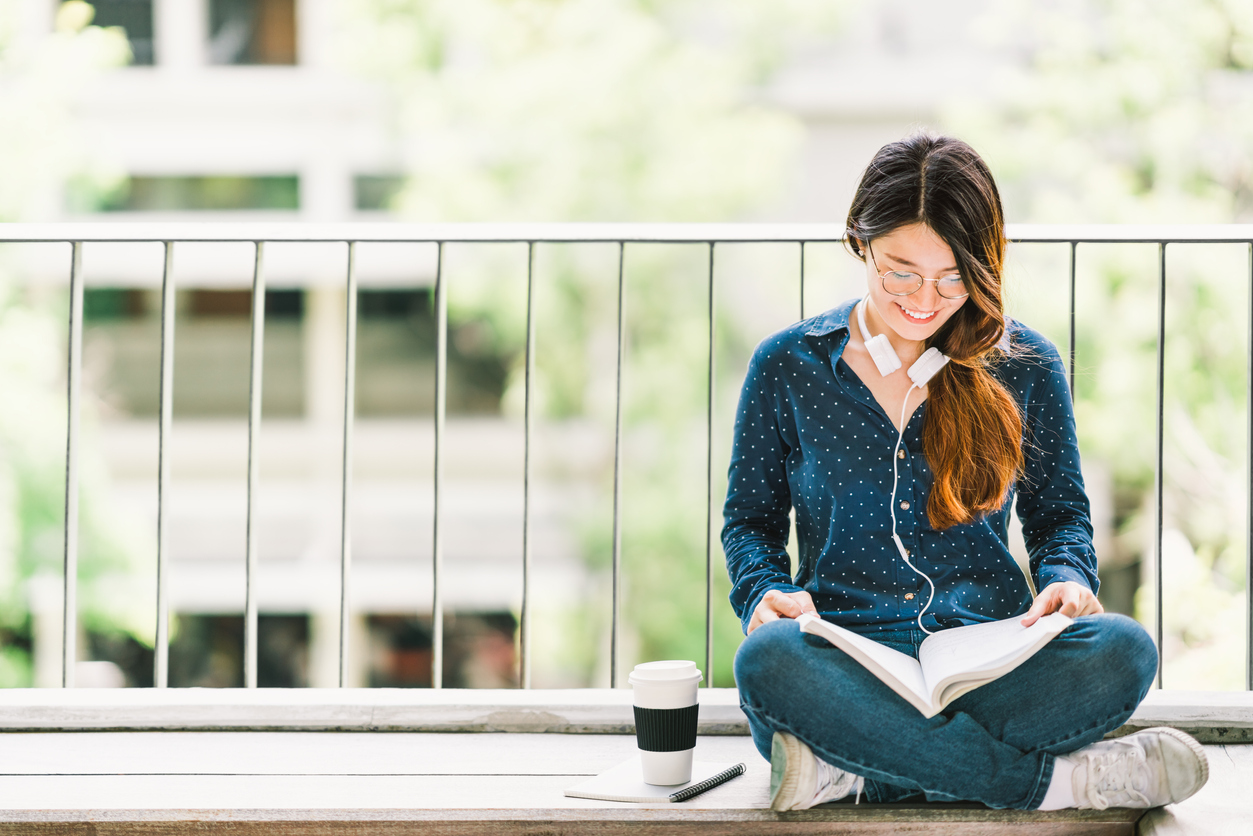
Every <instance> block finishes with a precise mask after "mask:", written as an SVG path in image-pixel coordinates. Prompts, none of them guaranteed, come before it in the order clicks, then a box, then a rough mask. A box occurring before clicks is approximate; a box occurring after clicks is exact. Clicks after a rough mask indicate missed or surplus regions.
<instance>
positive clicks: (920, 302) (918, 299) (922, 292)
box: [912, 279, 944, 311]
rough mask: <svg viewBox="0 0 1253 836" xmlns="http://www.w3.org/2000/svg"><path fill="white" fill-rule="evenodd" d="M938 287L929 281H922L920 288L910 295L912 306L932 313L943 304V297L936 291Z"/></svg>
mask: <svg viewBox="0 0 1253 836" xmlns="http://www.w3.org/2000/svg"><path fill="white" fill-rule="evenodd" d="M937 286H938V285H936V283H935V282H933V281H931V280H930V279H927V280H924V281H923V283H922V287H920V288H918V289H917V290H915V291H914V292H913V294H912V296H913V298H914V300H915V301H914V304H915V305H917V306H918V307H920V308H925V309H926V310H929V311H933V310H936V309H937V308H939V307H940V305H941V304H943V302H944V297H943V296H941V295H940V292H939V291H938V290H937V289H936V288H937Z"/></svg>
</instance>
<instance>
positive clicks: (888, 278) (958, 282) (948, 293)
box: [879, 270, 970, 299]
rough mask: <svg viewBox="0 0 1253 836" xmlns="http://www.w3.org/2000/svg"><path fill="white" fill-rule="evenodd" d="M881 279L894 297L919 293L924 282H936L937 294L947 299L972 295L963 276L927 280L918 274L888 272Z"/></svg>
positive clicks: (885, 288)
mask: <svg viewBox="0 0 1253 836" xmlns="http://www.w3.org/2000/svg"><path fill="white" fill-rule="evenodd" d="M879 279H880V280H881V281H882V282H883V289H884V290H886V291H887V292H888V293H890V294H892V295H893V296H909V295H910V294H911V293H917V292H918V290H919V288H921V287H922V283H923V282H935V292H936V293H938V294H940V295H941V296H943V297H944V298H945V299H961V298H962V297H963V296H969V295H970V292H969V291H967V290H966V283H965V282H963V281H962V277H961V276H941V277H940V278H938V279H926V278H923V277H922V276H920V275H918V274H917V273H902V272H901V271H899V270H887V271H885V272H883V273H880V274H879Z"/></svg>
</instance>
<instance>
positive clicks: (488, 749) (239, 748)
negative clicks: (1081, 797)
mask: <svg viewBox="0 0 1253 836" xmlns="http://www.w3.org/2000/svg"><path fill="white" fill-rule="evenodd" d="M634 747H635V741H634V737H633V736H631V735H559V734H548V735H530V734H432V733H388V734H380V733H373V734H368V733H366V734H363V733H342V732H341V733H327V732H321V733H318V732H285V733H273V732H269V733H267V732H252V733H242V732H240V733H232V732H80V733H49V734H14V733H4V734H0V751H4V752H5V753H6V757H5V758H4V759H3V763H0V799H3V801H2V802H0V803H2V804H3V807H4V808H5V809H3V810H0V834H7V833H48V834H52V833H58V834H59V833H78V832H81V833H84V834H87V833H91V834H110V836H112V835H113V834H116V835H117V836H122V835H123V834H127V835H129V834H154V835H155V834H163V835H167V834H168V835H171V836H172V834H177V833H191V832H196V833H205V832H213V831H217V832H222V833H228V832H229V833H231V834H253V833H256V834H262V833H265V834H279V835H280V836H288V834H309V836H329V834H341V833H363V832H369V833H382V834H397V835H398V836H399V834H409V833H419V832H420V833H422V834H427V835H428V836H429V834H454V833H456V834H484V836H486V834H512V833H518V834H522V833H526V834H538V833H543V834H565V833H587V832H596V833H605V834H616V833H624V834H625V833H628V832H629V833H648V834H689V833H698V832H699V833H701V834H705V835H706V836H708V834H711V833H744V834H750V833H751V834H759V833H760V834H770V833H801V832H804V833H830V834H837V833H848V834H852V833H863V834H864V833H929V834H932V833H934V834H952V835H953V836H957V834H1004V833H1023V834H1039V836H1053V834H1063V833H1065V834H1076V833H1083V834H1107V835H1108V836H1112V835H1113V834H1119V836H1131V834H1132V833H1133V832H1134V822H1135V821H1136V819H1137V818H1138V817H1139V814H1138V812H1136V811H1127V810H1112V811H1104V812H1096V811H1061V812H1058V813H1046V814H1041V813H1034V812H1023V811H1015V810H988V809H986V808H983V807H982V806H980V805H961V804H957V805H953V804H941V805H918V806H912V807H911V806H904V805H881V806H879V805H869V804H862V805H853V804H847V803H845V804H835V805H828V806H826V807H823V808H819V809H816V810H807V811H803V812H797V813H784V814H776V813H772V812H771V811H770V810H769V809H767V807H768V802H769V765H768V764H767V762H766V761H765V760H764V759H763V758H761V757H760V756H759V755H758V754H757V752H756V750H755V749H754V747H753V745H752V741H751V740H750V739H749V738H746V737H728V736H704V737H701V738H700V740H699V742H698V744H697V757H698V758H699V759H702V760H712V761H732V762H736V761H743V762H744V763H745V765H746V767H747V769H748V771H747V773H746V774H745V775H744V776H742V777H740V778H736V779H735V780H733V781H731V782H729V783H727V784H725V785H723V786H721V787H718V788H716V789H714V790H711V791H710V792H708V793H705V794H703V795H701V796H698V797H697V798H695V799H693V800H691V801H689V802H686V803H684V804H682V805H634V804H615V803H613V802H601V801H593V800H590V799H576V798H566V797H565V796H564V795H563V790H564V789H565V788H566V787H568V786H570V785H572V784H574V783H577V782H578V781H579V780H580V779H581V777H582V776H585V775H591V774H595V773H597V772H600V771H602V770H604V769H606V768H608V767H610V766H612V765H614V764H616V763H618V762H620V761H621V760H623V759H625V758H626V757H629V756H630V755H631V754H632V753H633V751H634Z"/></svg>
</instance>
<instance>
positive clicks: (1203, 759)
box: [1144, 726, 1209, 804]
mask: <svg viewBox="0 0 1253 836" xmlns="http://www.w3.org/2000/svg"><path fill="white" fill-rule="evenodd" d="M1144 731H1146V732H1155V733H1157V734H1161V735H1165V736H1166V737H1171V738H1174V739H1175V740H1177V741H1179V742H1180V743H1182V744H1183V745H1184V746H1186V747H1187V748H1188V750H1189V751H1190V752H1192V754H1194V755H1196V758H1197V760H1198V761H1200V763H1201V779H1200V781H1198V782H1197V784H1196V786H1194V787H1192V788H1191V789H1188V790H1187V791H1186V792H1184V793H1183V794H1182V795H1180V796H1178V797H1176V796H1175V794H1174V789H1175V788H1174V787H1171V788H1170V789H1171V799H1170V801H1169V802H1167V803H1169V804H1174V803H1176V802H1179V801H1183V800H1184V799H1185V798H1190V797H1191V796H1193V795H1195V794H1196V793H1197V791H1198V790H1200V789H1201V787H1203V786H1205V784H1206V782H1207V781H1209V758H1208V757H1207V756H1206V754H1205V748H1204V747H1203V746H1201V744H1200V743H1198V742H1197V741H1196V739H1195V738H1193V737H1192V735H1190V734H1185V733H1184V732H1181V731H1179V730H1178V729H1172V728H1171V727H1170V726H1154V727H1153V728H1151V729H1145V730H1144Z"/></svg>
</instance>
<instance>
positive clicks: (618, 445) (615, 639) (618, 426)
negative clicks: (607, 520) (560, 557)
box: [609, 241, 626, 688]
mask: <svg viewBox="0 0 1253 836" xmlns="http://www.w3.org/2000/svg"><path fill="white" fill-rule="evenodd" d="M625 263H626V242H625V241H619V242H618V370H617V378H616V384H615V389H614V393H615V394H614V419H613V604H612V608H611V609H612V614H611V616H610V623H609V687H610V688H617V687H618V663H619V661H620V659H619V652H620V650H621V640H622V636H621V632H620V631H619V630H618V619H619V618H620V617H621V613H620V609H619V608H620V607H621V604H622V584H621V578H622V368H623V362H624V357H625V356H626V284H625V281H624V279H625V273H624V266H625Z"/></svg>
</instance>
